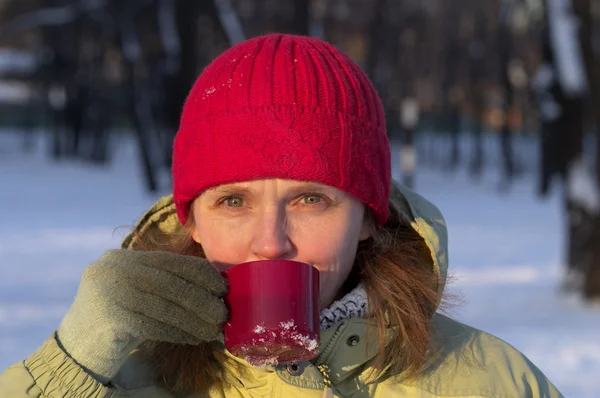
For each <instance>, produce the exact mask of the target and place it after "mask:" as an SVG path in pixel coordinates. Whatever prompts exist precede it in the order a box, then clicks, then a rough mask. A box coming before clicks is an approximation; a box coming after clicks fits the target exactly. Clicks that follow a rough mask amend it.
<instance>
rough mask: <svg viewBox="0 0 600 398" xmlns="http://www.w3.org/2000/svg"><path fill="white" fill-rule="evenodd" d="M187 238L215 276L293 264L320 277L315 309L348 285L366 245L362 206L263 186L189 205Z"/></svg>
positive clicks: (291, 187) (318, 187)
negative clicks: (265, 264)
mask: <svg viewBox="0 0 600 398" xmlns="http://www.w3.org/2000/svg"><path fill="white" fill-rule="evenodd" d="M193 209H194V212H193V214H194V223H195V226H194V231H193V234H192V236H193V238H194V240H195V241H196V242H198V243H200V244H201V245H202V248H203V250H204V253H205V254H206V258H207V259H208V260H209V261H210V262H211V263H212V264H213V265H214V266H215V267H217V269H219V270H220V271H223V270H225V269H227V268H229V267H231V266H233V265H235V264H239V263H243V262H248V261H255V260H275V259H283V260H295V261H301V262H304V263H308V264H312V265H313V266H314V267H316V268H317V269H318V270H319V271H320V274H321V275H320V306H321V309H323V308H327V307H328V306H329V305H330V304H331V303H332V302H333V300H334V298H335V296H336V295H337V292H338V291H339V290H340V288H341V286H342V284H343V283H344V281H345V280H346V278H347V276H348V274H349V273H350V270H351V269H352V266H353V264H354V258H355V256H356V249H357V246H358V242H359V241H361V240H365V239H367V238H369V236H370V235H371V231H370V228H369V226H368V225H369V224H368V223H367V222H365V217H364V213H365V206H364V205H363V204H362V203H361V202H360V201H359V200H357V199H355V198H354V197H352V196H351V195H349V194H347V193H346V192H344V191H340V190H339V189H337V188H333V187H330V186H327V185H323V184H318V183H311V182H301V181H293V180H281V179H266V180H256V181H248V182H242V183H233V184H226V185H220V186H218V187H215V188H212V189H209V190H207V191H205V192H204V193H202V194H201V195H200V196H199V197H198V198H196V199H195V200H194V203H193Z"/></svg>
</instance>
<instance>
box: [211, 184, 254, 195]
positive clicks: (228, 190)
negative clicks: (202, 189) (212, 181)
mask: <svg viewBox="0 0 600 398" xmlns="http://www.w3.org/2000/svg"><path fill="white" fill-rule="evenodd" d="M206 192H207V193H214V194H220V195H223V194H224V195H227V194H234V193H236V194H243V193H251V192H252V191H251V190H250V189H248V188H246V187H240V186H236V185H225V186H218V187H215V188H211V189H207V190H206Z"/></svg>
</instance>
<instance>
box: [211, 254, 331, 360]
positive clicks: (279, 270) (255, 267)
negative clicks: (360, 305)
mask: <svg viewBox="0 0 600 398" xmlns="http://www.w3.org/2000/svg"><path fill="white" fill-rule="evenodd" d="M223 274H224V276H225V277H226V278H227V280H228V282H229V293H228V294H227V296H226V297H225V302H226V303H227V305H228V307H229V319H228V321H227V322H226V323H225V326H224V330H223V331H224V335H225V347H226V348H227V350H229V352H231V353H232V354H233V355H235V356H237V357H239V358H243V359H245V360H246V361H248V362H249V363H250V364H251V365H253V366H275V365H278V364H283V363H293V362H300V361H305V360H309V359H312V358H313V357H315V356H316V355H317V351H318V347H319V271H318V270H317V269H316V268H314V267H313V266H312V265H310V264H305V263H301V262H298V261H289V260H261V261H252V262H248V263H242V264H238V265H235V266H233V267H231V268H229V269H227V270H226V271H225V272H224V273H223Z"/></svg>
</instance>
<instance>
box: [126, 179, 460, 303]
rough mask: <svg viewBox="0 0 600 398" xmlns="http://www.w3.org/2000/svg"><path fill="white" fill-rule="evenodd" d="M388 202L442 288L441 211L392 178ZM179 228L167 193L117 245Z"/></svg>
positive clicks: (444, 238)
mask: <svg viewBox="0 0 600 398" xmlns="http://www.w3.org/2000/svg"><path fill="white" fill-rule="evenodd" d="M389 206H390V213H394V214H396V215H397V216H398V218H399V219H400V221H401V222H402V223H404V224H406V225H410V226H411V227H412V228H413V229H414V230H415V231H416V232H417V233H418V234H419V235H420V236H421V237H422V238H423V240H424V241H425V243H426V244H427V247H429V250H430V251H431V257H432V260H433V269H432V272H434V273H435V274H436V275H437V278H438V281H439V284H438V290H439V291H440V292H442V291H443V289H444V286H445V284H446V278H447V274H448V231H447V229H446V222H445V220H444V217H443V216H442V213H441V212H440V211H439V209H438V208H437V207H436V206H435V205H434V204H432V203H431V202H429V201H428V200H427V199H425V198H423V197H422V196H421V195H419V194H417V193H416V192H414V191H412V190H411V189H409V188H407V187H405V186H403V185H402V184H399V183H398V182H396V181H393V182H392V189H391V191H390V198H389ZM181 228H183V226H182V224H181V222H180V221H179V218H178V217H177V211H176V209H175V203H174V202H173V195H167V196H164V197H162V198H161V199H159V200H158V201H157V202H156V203H155V204H154V205H153V206H152V207H151V208H150V210H148V211H147V212H146V213H145V214H144V215H143V216H142V218H141V219H140V220H139V221H138V223H137V224H136V226H135V227H134V229H133V231H132V232H131V233H130V234H129V235H128V236H127V237H126V238H125V239H124V240H123V242H122V244H121V247H122V248H124V249H138V248H139V247H138V244H137V241H138V237H139V236H143V235H144V234H145V233H146V232H147V231H149V230H152V229H159V230H160V231H161V232H162V233H164V234H172V233H177V231H178V230H180V229H181Z"/></svg>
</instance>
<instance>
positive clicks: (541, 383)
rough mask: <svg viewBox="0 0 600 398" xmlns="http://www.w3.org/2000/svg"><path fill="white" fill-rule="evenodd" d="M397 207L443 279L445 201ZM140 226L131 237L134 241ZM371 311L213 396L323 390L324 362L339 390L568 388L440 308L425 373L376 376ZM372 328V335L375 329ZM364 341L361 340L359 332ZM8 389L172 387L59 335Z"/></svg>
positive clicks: (405, 392)
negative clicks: (305, 355)
mask: <svg viewBox="0 0 600 398" xmlns="http://www.w3.org/2000/svg"><path fill="white" fill-rule="evenodd" d="M391 206H392V207H393V210H394V211H398V212H399V213H400V214H402V215H403V218H404V219H405V220H406V222H409V223H410V224H411V226H412V227H413V228H414V229H415V230H416V231H417V232H418V233H419V234H420V235H421V236H422V237H423V238H424V239H425V241H426V242H427V245H428V246H429V248H430V249H431V252H432V256H433V258H434V263H435V269H434V272H436V273H437V274H438V275H439V278H440V281H441V283H440V285H441V286H442V288H443V283H444V281H445V278H446V272H447V265H448V260H447V231H446V226H445V222H444V219H443V217H442V215H441V214H440V212H439V210H438V209H437V208H436V207H435V206H433V205H432V204H431V203H429V202H428V201H426V200H425V199H423V198H422V197H421V196H419V195H417V194H416V193H414V192H413V191H411V190H409V189H407V188H405V187H402V186H399V185H398V186H395V188H394V190H393V192H392V196H391ZM178 225H179V224H178V222H177V220H176V216H175V212H174V205H173V202H172V199H171V197H166V198H163V199H161V200H160V201H159V202H157V203H156V204H155V205H154V207H153V208H152V209H151V210H150V211H149V212H148V213H147V214H146V215H145V216H144V217H143V218H142V220H141V221H140V223H139V225H138V227H137V228H138V231H140V232H142V233H143V231H144V230H145V229H147V228H161V229H163V230H164V231H169V230H172V229H173V228H178ZM132 239H134V238H133V237H132V236H131V235H130V236H129V237H128V238H127V239H126V240H125V242H124V243H123V245H124V246H125V247H130V246H131V245H132ZM368 322H370V321H369V320H368V319H360V318H352V319H346V320H344V321H341V322H339V323H338V324H336V325H334V326H333V327H331V328H329V329H328V330H326V331H324V332H322V334H321V346H320V354H319V356H318V357H317V358H316V359H315V360H313V361H312V362H304V363H301V364H300V366H297V367H281V368H277V369H270V368H267V369H260V368H254V367H251V366H250V365H248V364H247V363H245V362H243V361H242V360H241V359H237V358H236V360H237V361H239V362H240V363H242V364H244V365H245V367H246V369H247V371H246V372H243V376H242V374H240V375H233V376H234V379H235V381H234V382H233V383H231V384H227V385H226V386H225V387H219V388H216V387H215V388H213V389H212V390H210V391H208V392H207V393H206V394H203V395H193V396H188V397H185V398H195V397H200V396H207V397H240V398H241V397H244V398H249V397H282V398H296V397H298V398H299V397H314V398H320V397H321V396H322V395H323V391H324V387H325V386H324V384H323V376H322V374H321V372H320V371H319V370H318V369H317V367H316V365H320V364H326V365H328V367H329V375H330V379H331V383H332V385H333V394H334V396H335V397H355V398H361V397H381V398H384V397H444V398H453V397H469V398H475V397H490V398H492V397H494V398H517V397H547V398H556V397H562V395H561V394H560V393H559V392H558V390H557V389H556V388H555V387H554V386H553V385H552V384H551V383H550V382H549V381H548V380H547V379H546V377H545V376H544V375H543V374H542V372H541V371H540V370H539V369H538V368H536V367H535V365H533V364H532V363H531V362H530V361H529V360H528V359H527V358H526V357H525V356H524V355H523V354H521V353H520V352H519V351H517V350H516V349H514V348H513V347H511V346H510V345H508V344H507V343H506V342H504V341H502V340H500V339H498V338H496V337H493V336H491V335H489V334H487V333H485V332H482V331H480V330H477V329H474V328H472V327H469V326H466V325H464V324H461V323H459V322H456V321H453V320H451V319H449V318H447V317H445V316H442V315H439V314H436V315H435V316H434V319H433V323H434V336H435V344H436V348H437V349H438V350H439V353H440V355H439V358H438V359H437V360H436V362H435V364H434V366H432V367H431V368H430V370H429V371H428V372H426V374H425V375H424V376H422V377H421V378H420V379H419V380H416V381H415V380H412V381H407V380H406V379H405V378H403V377H402V376H401V375H396V376H393V375H391V376H390V375H386V376H382V377H380V378H378V379H375V380H374V379H373V377H372V375H373V373H372V372H371V371H372V370H373V369H372V368H371V367H370V366H371V363H372V360H373V359H374V357H375V355H376V353H377V349H376V347H377V341H372V342H369V344H367V338H371V339H376V338H378V336H377V335H378V334H377V333H370V334H369V337H368V336H367V334H366V326H367V324H368ZM371 336H372V337H371ZM357 341H358V344H356V342H357ZM0 397H2V398H21V397H22V398H25V397H39V398H42V397H47V398H59V397H60V398H83V397H98V398H100V397H103V398H104V397H107V398H108V397H133V398H163V397H164V398H167V397H173V395H171V394H170V393H169V392H167V391H165V390H164V389H162V388H160V387H157V386H156V385H154V383H153V378H152V375H151V374H149V371H148V370H147V368H146V367H145V364H144V363H143V362H141V361H140V360H139V359H138V357H136V355H135V354H132V355H131V357H130V359H129V360H128V362H127V363H126V364H125V365H124V366H123V368H122V369H121V371H120V372H119V375H118V376H117V378H116V379H115V380H114V382H113V386H111V387H110V388H109V387H106V386H104V385H102V384H101V383H99V382H98V381H96V380H95V379H94V378H93V377H92V376H90V375H88V374H87V373H86V372H85V371H84V370H83V369H82V368H81V367H80V366H79V365H78V364H77V363H76V362H74V361H73V359H71V358H70V357H69V356H68V355H67V354H66V353H65V352H64V351H63V350H62V349H61V347H60V346H59V345H58V343H57V341H56V338H55V335H53V336H50V338H49V339H48V340H47V341H46V342H45V343H44V344H43V345H42V346H41V347H40V348H39V349H38V350H37V351H36V352H34V353H33V354H32V355H31V356H29V357H28V358H27V359H25V360H24V361H22V362H19V363H17V364H15V365H13V366H11V367H9V368H8V369H6V370H5V371H4V373H3V374H2V375H0Z"/></svg>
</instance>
